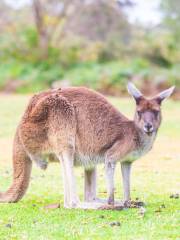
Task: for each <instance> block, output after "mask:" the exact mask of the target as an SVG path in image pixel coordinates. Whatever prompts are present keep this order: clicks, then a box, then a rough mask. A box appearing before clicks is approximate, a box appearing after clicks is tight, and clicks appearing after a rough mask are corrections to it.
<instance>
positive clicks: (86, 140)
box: [0, 87, 160, 202]
mask: <svg viewBox="0 0 180 240" xmlns="http://www.w3.org/2000/svg"><path fill="white" fill-rule="evenodd" d="M140 102H141V104H140V103H139V104H138V106H137V110H139V111H142V112H144V111H145V110H147V108H148V109H149V110H150V111H151V110H154V108H158V111H160V108H159V104H158V103H157V101H156V100H155V99H154V100H145V99H143V100H142V101H140ZM141 121H142V119H141V120H139V117H138V116H137V114H136V116H135V121H131V120H129V119H128V118H126V117H125V116H124V115H122V114H121V113H120V112H119V111H118V110H117V109H116V108H114V107H113V106H112V105H111V104H110V103H109V102H108V101H107V100H106V99H105V98H104V97H103V96H102V95H101V94H99V93H97V92H95V91H92V90H89V89H87V88H76V87H72V88H65V89H62V90H61V89H58V90H52V91H47V92H43V93H40V94H37V95H35V96H34V97H33V98H32V99H31V101H30V103H29V105H28V107H27V109H26V111H25V113H24V115H23V117H22V120H21V122H20V124H19V126H18V128H17V133H16V136H15V140H14V150H13V168H14V174H13V183H12V186H11V187H10V188H9V189H8V190H7V192H5V193H0V202H17V201H18V200H20V199H21V198H22V197H23V195H24V194H25V192H26V189H27V187H28V184H29V178H30V173H31V165H32V164H31V162H32V161H31V160H35V161H39V159H43V157H44V156H45V155H49V154H50V155H51V156H52V154H53V155H55V156H58V155H59V154H61V153H62V152H63V151H65V150H69V149H71V150H72V152H73V154H74V158H75V164H76V165H80V164H82V162H80V161H79V158H82V159H85V158H87V159H88V160H87V162H86V163H83V165H84V166H85V168H90V167H91V165H92V166H93V165H96V164H97V163H98V162H101V161H109V162H116V161H118V160H120V161H124V159H125V160H128V159H127V158H126V156H128V154H131V153H133V152H134V151H137V149H141V148H142V147H143V141H144V139H145V138H146V137H148V136H145V134H144V133H143V132H142V130H141V128H140V127H137V126H138V124H140V125H139V126H141V124H142V122H141ZM159 124H160V117H159V119H158V121H157V123H156V128H158V127H159ZM156 130H157V129H156ZM152 142H153V141H152ZM150 148H151V146H150ZM94 159H96V160H94ZM82 161H84V160H82Z"/></svg>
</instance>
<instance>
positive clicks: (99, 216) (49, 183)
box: [0, 95, 180, 240]
mask: <svg viewBox="0 0 180 240" xmlns="http://www.w3.org/2000/svg"><path fill="white" fill-rule="evenodd" d="M28 99H29V97H27V96H18V95H17V96H16V95H0V190H5V189H7V188H8V186H9V184H10V183H11V176H12V163H11V150H12V142H13V135H14V133H15V129H16V126H17V124H18V122H19V120H20V116H21V115H22V113H23V111H24V109H25V106H26V104H27V102H28ZM110 100H111V101H112V103H113V104H115V105H116V106H117V107H118V108H119V109H120V110H121V111H122V112H123V113H124V114H126V115H127V116H129V117H131V118H133V112H134V107H135V106H134V102H133V100H132V99H114V98H110ZM163 118H164V119H163V122H162V126H161V128H160V131H159V135H158V138H157V141H156V143H155V146H154V148H153V150H152V151H151V152H150V153H149V154H148V155H147V156H145V157H143V158H142V159H140V160H139V161H137V162H135V163H134V166H133V171H132V197H133V198H136V197H138V198H139V199H141V200H143V201H145V202H146V203H147V206H146V213H145V216H144V217H141V216H140V215H139V210H138V209H129V210H123V211H99V210H98V211H83V210H67V209H63V207H61V208H60V209H56V210H45V209H44V206H45V205H47V204H49V203H57V202H60V203H61V205H62V204H63V188H62V179H61V176H60V175H61V172H60V166H59V165H58V164H51V165H49V167H48V169H47V171H45V172H43V171H41V170H40V169H38V168H37V167H36V166H34V167H33V173H32V179H31V184H30V187H29V189H28V192H27V194H26V196H25V197H24V198H23V200H22V201H20V202H19V203H16V204H0V240H1V239H2V240H4V239H7V240H11V239H18V240H20V239H28V240H29V239H32V240H34V239H36V240H41V239H42V240H49V239H52V240H54V239H72V240H75V239H83V240H86V239H87V240H90V239H93V240H94V239H107V240H109V239H113V240H117V239H125V240H126V239H128V240H129V239H130V240H131V239H133V240H134V239H138V240H139V239H142V240H144V239H145V240H146V239H153V240H154V239H155V240H156V239H159V240H161V239H180V228H179V226H180V200H179V199H172V198H169V196H170V194H172V193H178V192H179V189H180V172H179V169H180V103H179V102H172V101H167V102H166V103H164V106H163ZM76 175H77V185H78V191H79V194H80V196H81V198H82V197H83V169H81V168H78V169H76ZM98 175H99V176H98V183H99V187H98V192H99V196H100V197H106V194H105V191H106V188H105V181H104V168H103V166H100V167H99V171H98ZM121 197H122V183H121V176H120V167H119V166H118V168H117V171H116V198H121ZM162 204H164V205H165V208H162V209H161V211H160V212H159V211H158V210H159V207H160V206H161V205H162ZM113 221H119V222H120V223H121V226H115V227H112V226H110V223H111V222H113ZM7 224H11V228H9V227H8V226H6V225H7Z"/></svg>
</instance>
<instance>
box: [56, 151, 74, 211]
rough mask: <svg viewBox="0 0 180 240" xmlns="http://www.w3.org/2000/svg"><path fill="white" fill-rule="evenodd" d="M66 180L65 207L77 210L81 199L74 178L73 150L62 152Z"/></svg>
mask: <svg viewBox="0 0 180 240" xmlns="http://www.w3.org/2000/svg"><path fill="white" fill-rule="evenodd" d="M59 159H60V161H61V164H62V170H63V178H64V193H65V196H64V199H65V203H64V205H65V207H67V208H77V207H78V205H79V198H78V195H77V191H76V182H75V176H74V169H73V168H74V166H73V165H74V159H73V152H72V150H66V151H64V152H62V154H61V156H60V157H59Z"/></svg>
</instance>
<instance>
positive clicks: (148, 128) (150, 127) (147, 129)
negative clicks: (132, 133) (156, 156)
mask: <svg viewBox="0 0 180 240" xmlns="http://www.w3.org/2000/svg"><path fill="white" fill-rule="evenodd" d="M153 130H154V129H153V125H152V124H151V123H145V124H144V131H145V132H147V133H152V132H153Z"/></svg>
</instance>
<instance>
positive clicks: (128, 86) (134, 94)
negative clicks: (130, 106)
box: [127, 82, 143, 104]
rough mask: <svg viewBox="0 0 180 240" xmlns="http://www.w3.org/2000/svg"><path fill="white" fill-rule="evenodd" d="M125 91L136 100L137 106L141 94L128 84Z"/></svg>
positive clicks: (131, 84)
mask: <svg viewBox="0 0 180 240" xmlns="http://www.w3.org/2000/svg"><path fill="white" fill-rule="evenodd" d="M127 90H128V92H129V94H131V96H133V98H134V99H135V100H136V103H137V104H138V103H139V101H140V100H141V99H142V98H143V94H142V93H141V92H140V91H139V90H138V89H137V88H136V87H135V85H134V84H133V83H131V82H128V84H127Z"/></svg>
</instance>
